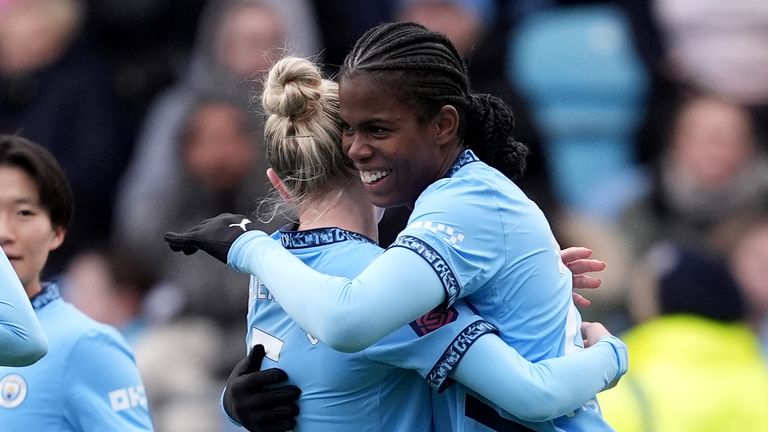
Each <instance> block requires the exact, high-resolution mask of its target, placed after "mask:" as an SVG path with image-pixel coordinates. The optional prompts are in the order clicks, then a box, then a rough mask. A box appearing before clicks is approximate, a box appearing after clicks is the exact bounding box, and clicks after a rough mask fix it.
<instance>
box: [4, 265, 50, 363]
mask: <svg viewBox="0 0 768 432" xmlns="http://www.w3.org/2000/svg"><path fill="white" fill-rule="evenodd" d="M0 285H2V286H1V287H0V366H14V367H16V366H29V365H31V364H33V363H35V362H36V361H38V360H40V359H41V358H42V357H43V356H44V355H45V354H46V353H47V352H48V339H47V338H46V337H45V333H44V332H43V328H42V327H41V326H40V322H39V321H38V320H37V316H36V315H35V311H34V310H33V309H32V304H31V303H30V302H29V297H27V293H26V291H24V287H23V286H22V285H21V281H19V276H18V275H17V274H16V271H14V269H13V266H11V263H10V262H9V261H8V257H6V256H5V253H4V252H1V251H0Z"/></svg>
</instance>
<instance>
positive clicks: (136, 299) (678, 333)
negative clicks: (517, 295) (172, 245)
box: [0, 0, 768, 432]
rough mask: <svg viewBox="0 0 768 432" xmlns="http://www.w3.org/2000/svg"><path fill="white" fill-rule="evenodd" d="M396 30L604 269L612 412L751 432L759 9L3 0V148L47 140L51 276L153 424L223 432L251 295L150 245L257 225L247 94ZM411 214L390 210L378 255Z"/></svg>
mask: <svg viewBox="0 0 768 432" xmlns="http://www.w3.org/2000/svg"><path fill="white" fill-rule="evenodd" d="M394 20H410V21H416V22H420V23H422V24H424V25H425V26H427V27H429V28H431V29H433V30H436V31H439V32H442V33H445V34H446V35H447V36H448V37H449V38H450V39H451V40H452V41H453V42H454V44H455V45H456V47H457V48H458V50H459V51H460V52H461V53H462V54H463V55H464V56H465V59H466V61H467V63H468V65H469V70H470V77H471V79H472V85H473V87H474V91H476V92H488V93H494V94H496V95H498V96H500V97H502V98H503V99H504V100H505V101H506V102H507V103H508V104H509V105H510V106H512V108H513V109H514V111H515V115H516V131H517V132H516V134H517V136H516V137H517V139H518V140H520V141H522V142H524V143H526V144H528V146H529V147H530V149H531V155H530V158H529V163H528V169H527V173H526V175H525V177H524V178H523V179H522V180H521V181H520V182H519V184H520V186H521V187H522V188H523V189H524V190H525V191H526V192H527V193H528V195H529V196H530V197H531V198H532V199H534V200H535V201H536V202H537V203H538V204H539V206H540V207H541V208H542V209H543V210H544V212H545V213H546V214H547V216H548V218H549V220H550V222H551V225H552V228H553V229H554V231H555V233H556V235H557V237H558V240H559V242H560V245H561V247H563V248H565V247H568V246H574V245H583V246H587V247H590V248H592V249H593V250H594V255H595V257H597V258H600V259H603V260H605V261H606V262H607V263H608V267H607V269H606V270H605V272H604V273H603V274H602V275H601V277H602V279H603V285H602V287H601V288H600V289H599V290H597V291H595V292H586V293H584V294H585V296H587V297H589V298H590V299H591V300H592V301H593V305H592V306H591V307H589V308H587V309H584V310H583V311H582V314H583V316H584V319H585V320H590V321H591V320H599V321H601V322H603V323H604V324H606V326H607V327H608V328H609V329H610V330H611V331H612V332H614V333H615V334H619V335H623V336H625V340H627V343H628V345H629V347H630V355H631V358H630V364H631V367H630V374H628V375H627V377H625V379H624V380H622V383H620V385H619V386H618V387H617V388H616V389H614V390H610V391H608V392H605V393H603V394H601V395H600V400H601V402H603V408H604V411H605V415H606V417H608V418H609V420H611V421H612V422H615V424H616V426H617V429H618V430H620V431H621V430H628V431H630V430H638V431H640V430H649V431H676V432H679V431H688V430H690V431H694V430H695V431H709V430H712V431H724V430H749V431H768V419H766V416H768V372H766V370H765V368H766V363H765V361H766V355H768V159H766V150H767V149H768V144H766V133H768V2H765V1H764V0H740V1H738V2H722V1H719V0H647V1H632V0H614V1H554V0H390V1H381V0H333V1H330V0H184V1H181V0H164V1H160V0H131V1H123V0H0V133H19V134H21V135H23V136H26V137H28V138H30V139H32V140H34V141H36V142H38V143H40V144H42V145H44V146H46V147H47V148H49V149H50V150H51V151H52V152H53V153H54V155H55V156H56V157H57V158H58V160H59V161H60V163H61V165H62V166H63V167H64V169H65V170H66V173H67V175H68V176H69V179H70V181H71V184H72V187H73V190H74V193H75V199H76V203H75V204H76V209H75V217H74V222H73V225H72V227H71V229H70V231H69V234H68V237H67V240H66V242H65V244H64V246H63V247H62V248H61V249H60V250H58V251H56V252H54V254H53V255H52V256H51V259H50V260H49V267H48V268H47V269H46V273H47V276H48V277H50V278H61V279H62V280H63V281H64V287H65V288H64V295H65V297H67V298H68V299H69V300H70V301H72V302H73V303H75V304H76V305H77V306H78V307H80V308H81V309H82V310H83V311H84V312H86V313H87V314H89V315H91V316H92V317H93V318H95V319H97V320H99V321H102V322H105V323H108V324H111V325H114V326H115V327H117V328H118V329H120V330H121V331H123V333H124V334H125V336H126V337H127V338H128V340H129V341H130V342H131V344H132V345H133V347H134V349H135V351H136V357H137V361H138V364H139V367H140V369H141V371H142V374H143V377H144V380H145V385H146V390H147V394H148V397H149V401H150V404H151V409H152V412H153V417H154V421H155V425H156V428H157V430H158V431H159V432H175V431H185V432H189V431H193V432H194V431H205V432H211V431H229V430H233V427H232V426H231V425H230V424H229V423H228V422H227V420H225V419H224V418H223V417H222V414H221V410H220V408H219V405H218V401H219V397H220V394H221V390H222V384H223V382H224V380H225V379H226V376H227V375H228V373H229V371H230V370H231V368H232V367H233V366H234V364H235V363H236V362H237V360H238V359H239V358H241V357H242V356H243V355H244V353H245V343H244V340H245V337H244V335H245V330H246V329H245V325H244V324H245V313H246V308H247V296H248V295H247V286H248V285H247V284H248V278H247V277H245V276H244V275H239V274H234V273H233V272H229V271H228V270H227V268H226V267H224V266H221V265H220V264H219V263H218V262H215V261H214V260H210V259H207V257H202V256H191V257H185V256H181V255H180V254H172V253H171V252H170V250H169V249H168V248H167V246H166V245H165V243H164V242H163V240H162V234H163V233H164V232H165V231H168V230H177V231H178V230H183V229H186V228H188V227H189V226H192V225H193V224H195V223H196V222H198V221H200V220H202V219H204V218H207V217H210V216H213V215H216V214H218V213H221V212H225V211H227V212H235V213H252V212H254V211H257V210H258V204H259V202H260V198H262V197H264V196H265V195H266V194H268V193H269V188H268V183H267V182H266V177H265V175H264V171H265V168H266V167H265V164H264V159H263V154H262V152H263V150H262V146H261V136H262V131H261V127H262V123H261V122H262V119H261V116H260V114H259V112H258V109H257V108H258V107H257V105H256V104H254V102H253V100H252V98H254V97H255V96H257V95H258V94H259V87H260V82H261V81H260V79H261V77H262V76H263V74H264V73H265V72H266V71H267V70H268V69H269V67H270V65H271V64H272V63H273V62H274V61H275V60H276V59H279V58H280V57H281V56H283V55H298V56H303V57H311V58H313V59H316V60H318V61H319V62H321V63H322V64H323V65H324V68H325V69H326V72H327V73H328V74H331V75H332V74H334V73H335V72H337V71H338V65H339V64H340V63H341V62H342V61H343V58H344V55H345V54H346V52H347V51H348V50H349V49H350V48H351V47H352V45H353V44H354V41H355V40H356V39H357V38H358V37H359V36H360V35H362V34H363V32H365V31H366V30H367V29H368V28H370V27H372V26H374V25H377V24H379V23H381V22H385V21H394ZM261 216H262V218H261V222H262V223H263V229H265V230H273V229H275V228H277V227H279V226H280V224H281V223H283V222H284V220H282V219H281V218H280V217H270V215H261ZM407 216H408V214H407V211H405V210H402V209H400V210H393V211H388V212H387V214H386V215H385V218H384V219H383V220H382V225H381V227H380V228H381V231H382V242H383V243H384V244H383V245H384V246H386V245H387V242H388V241H391V240H392V239H393V236H394V235H395V234H396V233H397V232H398V230H399V228H400V227H401V226H402V224H403V223H404V221H405V218H407ZM726 341H727V343H725V342H726ZM714 376H718V377H726V379H721V380H715V379H713V377H714ZM701 383H706V384H707V386H706V387H703V386H702V384H701ZM672 389H674V392H673V391H672ZM681 401H686V402H681ZM725 401H729V402H728V403H726V402H725Z"/></svg>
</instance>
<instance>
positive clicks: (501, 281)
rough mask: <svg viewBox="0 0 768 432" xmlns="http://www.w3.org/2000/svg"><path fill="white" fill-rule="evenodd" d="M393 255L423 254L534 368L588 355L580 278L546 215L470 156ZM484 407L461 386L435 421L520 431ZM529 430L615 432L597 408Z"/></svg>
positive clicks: (429, 195) (442, 183)
mask: <svg viewBox="0 0 768 432" xmlns="http://www.w3.org/2000/svg"><path fill="white" fill-rule="evenodd" d="M391 247H404V248H407V249H409V250H412V251H413V252H415V253H417V254H419V255H421V256H422V257H423V258H424V259H425V260H427V262H428V263H429V264H430V266H431V267H432V268H433V270H434V271H435V273H436V274H437V275H438V276H439V277H440V279H441V280H442V282H443V287H444V289H445V292H446V299H447V304H449V305H450V304H451V303H452V302H453V301H455V300H456V299H459V298H463V299H466V300H467V301H469V302H470V303H471V304H472V305H473V306H474V307H475V308H476V310H477V311H478V313H479V314H480V315H481V316H482V317H483V318H485V319H486V320H487V321H488V322H490V323H491V324H493V325H494V326H496V327H497V328H498V329H499V332H500V337H501V338H502V339H503V340H504V341H505V342H507V343H508V344H509V345H510V346H513V347H514V348H516V349H517V351H518V352H519V353H520V354H521V355H523V356H524V357H525V358H527V359H528V360H530V361H539V360H543V359H547V358H552V357H559V356H563V355H566V354H570V353H573V352H575V351H577V350H581V349H583V342H582V337H581V316H580V315H579V312H578V311H577V310H576V308H575V306H574V305H573V301H572V296H571V294H572V274H571V272H570V271H569V270H568V268H567V267H566V266H565V265H564V264H563V263H562V260H561V258H560V247H559V246H558V244H557V242H556V240H555V238H554V236H553V234H552V231H551V229H550V227H549V224H548V222H547V220H546V218H545V216H544V214H543V213H542V212H541V210H540V209H539V208H538V206H536V204H535V203H533V202H532V201H531V200H530V199H528V198H527V197H526V196H525V194H524V193H523V192H522V191H521V190H520V189H519V188H518V187H517V186H516V185H515V184H514V183H512V182H510V181H509V180H508V179H507V178H506V177H505V176H504V175H502V174H501V173H500V172H498V171H497V170H495V169H493V168H491V167H489V166H488V165H487V164H485V163H483V162H481V161H480V160H479V159H477V157H476V156H475V155H474V154H473V153H472V152H471V151H469V150H466V151H464V152H463V154H462V155H461V156H460V157H459V158H458V159H457V161H456V163H455V164H454V165H453V167H452V168H451V169H450V170H449V172H448V174H447V176H446V177H445V178H443V179H441V180H438V181H436V182H435V183H433V184H431V185H430V186H429V187H427V189H426V190H425V191H424V192H422V194H421V195H420V196H419V198H418V200H417V201H416V204H415V206H414V210H413V213H412V214H411V217H410V219H409V221H408V226H407V227H406V228H405V229H404V230H403V231H402V232H401V233H400V234H399V235H398V238H397V240H396V241H395V242H394V244H393V246H391ZM481 399H482V398H478V397H475V396H473V395H467V390H466V388H464V387H458V386H456V387H454V388H452V389H449V390H448V391H447V392H446V394H444V395H442V396H441V398H440V400H441V401H442V402H443V404H442V407H441V404H440V403H438V404H437V405H436V407H435V409H436V413H435V415H436V418H438V419H440V417H441V414H440V412H443V413H444V415H445V416H446V417H447V418H449V419H450V422H451V423H452V424H454V426H455V427H454V428H453V430H456V431H475V430H518V429H509V427H512V426H510V425H509V423H511V422H508V421H506V422H505V421H504V418H503V416H502V415H501V414H500V413H498V412H497V411H496V410H495V409H486V408H484V404H483V402H481ZM462 408H463V410H462ZM507 417H508V416H507ZM456 419H458V420H456ZM529 426H531V427H532V428H534V429H535V430H558V428H562V430H568V431H580V430H583V431H593V432H594V431H600V430H611V428H610V427H609V426H608V425H607V424H606V423H605V422H604V421H603V420H602V416H601V413H600V410H599V406H598V404H597V401H592V402H590V403H588V404H587V405H586V406H585V407H582V408H581V409H579V410H577V411H576V412H575V413H574V414H573V415H571V416H566V417H562V418H560V419H557V420H555V421H554V422H552V424H551V425H550V424H536V425H534V424H529ZM519 430H525V429H519Z"/></svg>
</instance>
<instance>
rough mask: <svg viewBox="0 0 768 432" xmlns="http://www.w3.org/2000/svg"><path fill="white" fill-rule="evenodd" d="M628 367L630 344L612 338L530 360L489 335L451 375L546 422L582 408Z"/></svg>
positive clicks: (526, 416) (525, 417)
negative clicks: (584, 348) (567, 353)
mask: <svg viewBox="0 0 768 432" xmlns="http://www.w3.org/2000/svg"><path fill="white" fill-rule="evenodd" d="M626 370H627V354H626V347H625V345H624V344H623V343H622V342H621V341H619V340H618V339H616V338H614V337H612V336H609V337H606V338H603V339H602V340H601V341H600V342H598V343H597V344H595V345H594V346H593V347H590V348H588V349H586V350H583V351H580V352H577V353H575V354H572V355H569V356H566V357H558V358H553V359H547V360H544V361H541V362H538V363H531V362H529V361H527V360H526V359H525V358H523V357H522V356H521V355H520V354H519V353H517V351H515V350H514V349H513V348H511V347H509V346H508V345H506V344H505V343H504V342H503V341H502V340H501V339H499V338H498V337H496V336H494V335H486V336H483V337H482V338H480V339H478V340H477V341H476V342H475V344H474V345H472V347H471V348H470V349H469V351H468V352H467V354H466V355H465V357H464V358H463V359H462V361H461V362H460V363H459V364H458V366H457V367H456V369H455V370H454V372H453V374H452V375H451V377H452V378H453V379H455V380H456V381H458V382H460V383H462V384H464V385H466V386H467V387H469V388H470V389H472V390H474V391H476V392H477V393H479V394H481V395H482V396H484V397H485V398H487V399H488V400H490V401H491V402H493V403H494V404H496V405H497V406H498V407H499V408H501V409H503V410H505V411H507V412H509V413H510V414H512V415H514V416H517V417H519V418H521V419H523V420H528V421H546V420H551V419H553V418H556V417H560V416H562V415H565V414H567V413H569V412H571V411H573V410H575V409H576V408H578V407H580V406H581V405H583V404H584V403H586V402H587V401H589V400H590V399H592V398H594V397H595V395H596V394H597V393H598V392H600V391H602V390H603V389H605V388H606V387H607V386H608V385H610V384H611V383H612V382H613V381H614V380H616V379H618V378H619V377H621V375H623V374H624V373H625V372H626Z"/></svg>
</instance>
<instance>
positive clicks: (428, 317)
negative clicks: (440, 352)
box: [411, 307, 459, 337]
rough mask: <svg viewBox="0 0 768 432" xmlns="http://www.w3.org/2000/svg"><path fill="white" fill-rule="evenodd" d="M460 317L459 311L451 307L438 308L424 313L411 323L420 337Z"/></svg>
mask: <svg viewBox="0 0 768 432" xmlns="http://www.w3.org/2000/svg"><path fill="white" fill-rule="evenodd" d="M458 317H459V311H457V310H456V309H455V308H453V307H450V308H448V309H444V308H437V309H433V310H431V311H430V312H427V313H426V314H424V315H422V316H421V317H420V318H419V319H417V320H416V321H413V322H412V323H411V328H412V329H413V331H414V332H416V334H417V335H419V337H422V336H426V335H428V334H430V333H432V332H433V331H435V330H437V329H439V328H440V327H442V326H444V325H446V324H450V323H452V322H454V321H456V319H457V318H458Z"/></svg>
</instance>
